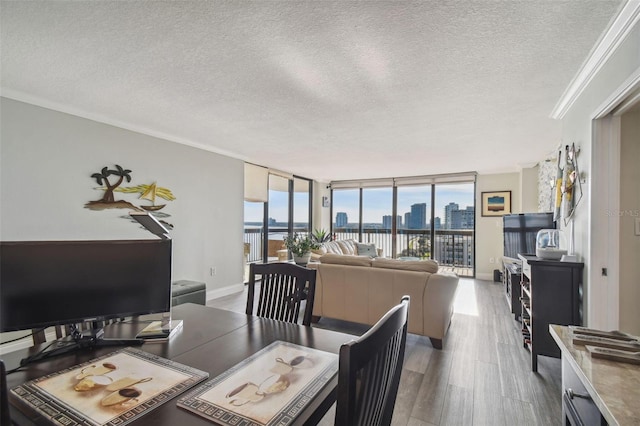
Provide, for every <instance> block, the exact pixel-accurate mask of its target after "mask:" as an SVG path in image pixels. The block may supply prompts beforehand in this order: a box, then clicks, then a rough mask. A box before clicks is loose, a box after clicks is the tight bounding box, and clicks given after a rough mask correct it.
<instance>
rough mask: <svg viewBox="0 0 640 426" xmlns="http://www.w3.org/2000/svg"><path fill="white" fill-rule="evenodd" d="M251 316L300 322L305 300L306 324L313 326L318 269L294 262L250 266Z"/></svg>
mask: <svg viewBox="0 0 640 426" xmlns="http://www.w3.org/2000/svg"><path fill="white" fill-rule="evenodd" d="M257 280H260V290H259V295H258V300H257V308H256V312H255V313H254V309H253V305H254V303H255V301H254V299H255V292H256V281H257ZM248 286H249V289H248V290H249V292H248V295H247V309H246V313H247V315H254V314H255V315H258V316H261V317H265V318H270V319H275V320H279V321H286V322H292V323H297V322H298V320H299V318H300V308H301V306H302V302H303V300H306V303H305V307H304V316H303V318H302V324H303V325H307V326H309V325H311V314H312V313H313V299H314V297H315V293H316V270H315V269H308V268H305V267H302V266H298V265H296V264H294V263H281V262H278V263H252V264H251V266H250V267H249V284H248Z"/></svg>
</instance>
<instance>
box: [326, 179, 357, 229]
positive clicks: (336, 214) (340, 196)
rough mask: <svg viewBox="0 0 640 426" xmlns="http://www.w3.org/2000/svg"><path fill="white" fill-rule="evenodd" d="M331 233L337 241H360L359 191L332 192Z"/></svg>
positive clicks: (337, 190)
mask: <svg viewBox="0 0 640 426" xmlns="http://www.w3.org/2000/svg"><path fill="white" fill-rule="evenodd" d="M332 193H333V194H332V201H331V211H332V214H333V218H332V219H333V222H332V232H333V233H334V234H336V235H335V236H336V238H337V239H347V238H354V239H357V240H359V239H360V189H336V190H334V191H332Z"/></svg>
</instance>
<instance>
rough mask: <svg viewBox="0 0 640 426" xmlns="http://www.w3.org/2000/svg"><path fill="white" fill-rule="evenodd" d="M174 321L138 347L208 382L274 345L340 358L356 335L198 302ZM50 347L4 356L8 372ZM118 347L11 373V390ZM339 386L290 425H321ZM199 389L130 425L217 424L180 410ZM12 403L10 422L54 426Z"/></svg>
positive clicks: (126, 326) (133, 323) (115, 332)
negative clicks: (161, 335) (168, 332)
mask: <svg viewBox="0 0 640 426" xmlns="http://www.w3.org/2000/svg"><path fill="white" fill-rule="evenodd" d="M171 320H172V321H180V320H181V321H182V327H181V328H180V329H179V330H178V331H177V332H176V333H175V334H173V335H172V336H171V337H170V338H169V339H167V340H165V341H162V340H161V341H157V340H156V341H152V342H145V343H144V344H142V345H141V346H137V348H138V349H140V350H142V351H144V352H146V353H149V354H152V355H155V356H157V357H161V358H163V359H167V360H171V361H172V362H175V363H179V364H181V365H185V366H188V367H190V368H193V369H197V370H199V371H203V372H206V373H208V379H207V380H211V379H213V378H216V377H218V376H220V375H223V374H224V373H225V372H228V371H229V370H230V369H234V368H235V367H236V366H237V365H238V364H241V363H242V362H243V361H245V360H247V359H249V358H251V357H255V356H256V354H258V353H259V352H260V351H263V350H264V349H265V348H267V347H268V346H269V345H272V344H274V342H287V343H289V344H293V345H297V346H300V347H306V348H311V349H313V350H319V351H324V352H327V353H330V354H339V351H340V346H341V345H342V344H344V343H347V342H349V341H351V340H353V339H355V338H356V336H353V335H351V334H346V333H341V332H337V331H333V330H326V329H322V328H318V327H309V326H303V325H299V324H293V323H287V322H282V321H276V320H272V319H267V318H262V317H258V316H254V315H246V314H242V313H238V312H233V311H228V310H224V309H219V308H213V307H208V306H203V305H198V304H193V303H185V304H181V305H177V306H174V307H173V308H172V311H171ZM147 324H148V320H147V319H140V318H134V319H130V320H127V321H120V322H116V323H114V324H110V325H108V326H106V327H105V330H104V337H105V338H107V339H126V338H127V337H133V336H135V334H136V333H137V332H139V331H140V330H141V329H142V328H144V327H145V326H146V325H147ZM47 344H48V343H44V344H41V345H36V346H33V347H31V348H28V349H21V350H18V351H15V352H11V353H8V354H5V355H3V356H2V359H3V361H4V363H5V365H6V368H7V370H9V371H10V370H12V369H15V368H16V367H18V366H20V360H21V359H23V358H25V357H26V356H29V355H33V354H35V353H37V352H38V351H39V350H41V349H42V348H43V347H44V346H45V345H47ZM119 349H120V348H118V347H114V346H97V347H92V348H83V349H80V350H77V351H73V352H70V353H66V354H63V355H59V356H54V357H51V358H47V359H44V360H41V361H38V362H35V363H33V364H30V365H27V366H25V367H23V368H21V369H18V370H17V371H15V372H12V373H10V374H8V376H7V387H8V388H9V389H12V388H15V387H18V386H20V385H23V384H24V383H26V382H30V381H33V380H35V379H38V378H40V377H43V376H46V375H51V374H53V373H56V372H58V371H64V370H68V369H71V368H72V367H74V366H77V365H81V364H85V363H88V362H90V361H91V360H93V359H96V358H99V357H104V356H107V355H109V354H110V353H112V352H114V351H117V350H119ZM336 360H337V356H336ZM336 370H337V368H336ZM205 382H206V381H205ZM203 383H204V382H203ZM337 383H338V376H337V373H336V374H333V376H332V377H330V379H328V381H326V384H324V385H323V386H322V388H321V389H319V390H317V392H314V396H313V398H311V400H310V401H308V402H306V404H305V406H304V407H303V408H302V409H301V410H300V411H299V412H297V413H296V415H295V417H293V418H292V419H291V422H290V423H288V424H291V425H305V424H317V423H318V422H319V421H320V420H321V419H322V417H323V416H324V415H325V414H326V412H327V411H328V410H329V408H330V407H331V406H332V405H333V404H334V403H335V401H336V394H337ZM196 388H197V385H196V386H194V387H193V388H192V389H189V390H187V391H185V392H184V393H183V394H180V395H177V396H175V398H172V399H169V400H168V401H164V402H163V403H162V404H159V405H158V406H157V407H155V408H153V409H152V410H149V411H148V412H145V413H144V415H141V416H137V417H136V418H135V419H133V420H132V421H131V422H130V423H127V424H132V425H135V426H143V425H154V426H158V425H159V426H162V425H166V426H176V425H180V426H197V425H211V424H216V423H215V422H212V420H211V419H208V418H205V417H203V416H200V415H197V414H194V413H193V412H190V411H188V410H185V409H182V408H180V407H178V404H177V401H178V400H179V399H180V397H182V396H184V395H186V394H187V393H188V392H190V391H192V390H193V389H196ZM10 404H11V405H10V412H11V419H12V420H13V421H14V422H15V423H16V424H18V425H22V424H25V425H46V424H51V422H50V419H48V418H47V417H46V416H43V415H42V414H41V413H39V412H38V410H35V409H33V407H31V406H29V405H28V404H25V403H24V401H22V400H21V399H20V398H16V397H15V395H13V394H12V392H10ZM239 424H242V423H239ZM246 424H251V423H250V422H248V423H246ZM258 424H259V423H258Z"/></svg>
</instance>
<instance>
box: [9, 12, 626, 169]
mask: <svg viewBox="0 0 640 426" xmlns="http://www.w3.org/2000/svg"><path fill="white" fill-rule="evenodd" d="M620 5H621V2H620V1H606V0H580V1H576V0H570V1H435V0H434V1H417V2H416V1H411V2H410V1H344V0H342V1H284V0H282V1H275V0H274V1H238V0H233V1H181V2H173V1H127V2H122V1H113V2H112V1H96V2H94V1H74V2H71V1H57V2H52V1H45V2H42V1H10V2H8V1H2V4H1V9H0V12H1V15H2V18H1V19H2V20H1V50H0V52H1V59H2V76H1V85H2V94H3V95H4V96H7V97H11V98H14V99H19V100H24V101H27V102H32V103H36V104H40V105H43V106H48V107H52V108H54V109H59V110H61V111H66V112H71V113H75V114H77V115H81V116H85V117H89V118H92V119H96V120H99V121H103V122H106V123H111V124H115V125H119V126H121V127H124V128H129V129H134V130H138V131H142V132H145V133H148V134H152V135H157V136H161V137H164V138H167V139H170V140H174V141H177V142H181V143H185V144H189V145H192V146H197V147H201V148H205V149H209V150H211V151H215V152H220V153H223V154H226V155H230V156H233V157H237V158H241V159H243V160H247V161H250V162H253V163H256V164H260V165H264V166H269V167H272V168H277V169H281V170H285V171H288V172H292V173H295V174H298V175H301V176H305V177H310V178H314V179H318V180H324V181H329V180H341V179H356V178H375V177H395V176H412V175H427V174H439V173H452V172H464V171H473V170H475V171H478V172H480V173H489V172H502V171H513V170H517V168H518V166H520V165H523V164H531V163H535V162H537V161H539V160H541V159H543V158H545V157H546V156H547V155H548V154H549V153H551V152H552V151H553V150H554V149H555V148H556V147H557V146H558V145H559V144H560V143H562V141H561V140H560V126H561V124H560V122H558V121H554V120H552V119H551V118H549V114H550V113H551V110H552V109H553V107H554V105H555V104H556V102H557V101H558V99H559V98H560V96H561V95H562V93H563V91H564V90H565V88H566V87H567V86H568V84H569V83H570V81H571V79H572V78H573V77H574V75H575V74H576V73H577V71H578V70H579V68H580V66H581V65H582V63H583V62H584V61H585V59H586V58H587V56H588V54H589V52H590V50H591V49H592V47H593V46H594V45H595V43H596V42H597V41H598V39H599V38H600V36H601V34H602V33H603V31H604V30H605V29H606V28H607V25H608V23H609V22H610V20H611V19H612V17H614V15H615V14H616V12H617V11H618V9H619V7H620ZM88 143H90V141H88Z"/></svg>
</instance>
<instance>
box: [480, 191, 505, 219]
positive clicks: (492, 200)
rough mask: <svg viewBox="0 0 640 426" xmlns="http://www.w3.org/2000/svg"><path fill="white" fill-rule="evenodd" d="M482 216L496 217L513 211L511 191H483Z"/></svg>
mask: <svg viewBox="0 0 640 426" xmlns="http://www.w3.org/2000/svg"><path fill="white" fill-rule="evenodd" d="M481 199H482V216H485V217H487V216H488V217H496V216H503V215H505V214H510V213H511V191H490V192H483V193H482V195H481Z"/></svg>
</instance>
